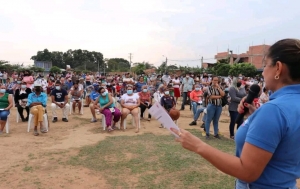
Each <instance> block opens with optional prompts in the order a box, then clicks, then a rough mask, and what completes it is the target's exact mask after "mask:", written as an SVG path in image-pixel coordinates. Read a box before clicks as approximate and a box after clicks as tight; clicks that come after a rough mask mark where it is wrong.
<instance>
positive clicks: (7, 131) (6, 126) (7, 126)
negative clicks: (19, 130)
mask: <svg viewBox="0 0 300 189" xmlns="http://www.w3.org/2000/svg"><path fill="white" fill-rule="evenodd" d="M9 116H10V114H8V116H7V120H6V124H5V130H6V133H7V134H8V133H9V120H8V119H9Z"/></svg>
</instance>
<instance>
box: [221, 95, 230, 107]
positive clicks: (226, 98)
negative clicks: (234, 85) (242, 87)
mask: <svg viewBox="0 0 300 189" xmlns="http://www.w3.org/2000/svg"><path fill="white" fill-rule="evenodd" d="M228 103H229V102H228V94H226V93H225V95H224V96H223V97H222V107H224V106H226V105H227V104H228Z"/></svg>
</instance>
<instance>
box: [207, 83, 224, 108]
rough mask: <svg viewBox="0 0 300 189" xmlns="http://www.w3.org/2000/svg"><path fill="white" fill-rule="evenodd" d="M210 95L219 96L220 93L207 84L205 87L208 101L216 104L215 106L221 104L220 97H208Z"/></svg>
mask: <svg viewBox="0 0 300 189" xmlns="http://www.w3.org/2000/svg"><path fill="white" fill-rule="evenodd" d="M211 95H216V96H221V93H220V92H219V90H218V89H216V88H214V87H212V86H209V87H208V89H207V97H208V103H210V104H213V105H216V106H222V98H218V99H209V97H210V96H211Z"/></svg>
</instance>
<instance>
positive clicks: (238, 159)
mask: <svg viewBox="0 0 300 189" xmlns="http://www.w3.org/2000/svg"><path fill="white" fill-rule="evenodd" d="M263 77H264V79H265V84H266V85H265V87H266V88H268V89H270V90H271V91H273V92H274V93H273V94H272V96H270V101H269V102H267V103H266V104H264V105H263V106H262V107H260V108H259V109H257V110H256V109H255V106H254V105H253V104H246V103H244V99H243V100H242V101H241V103H240V105H239V107H238V111H239V113H243V112H244V108H243V105H242V104H244V105H245V106H246V107H248V108H249V109H250V111H249V114H251V115H250V116H249V117H248V119H247V120H246V121H245V122H244V123H243V124H242V125H241V126H240V128H239V129H238V131H237V134H236V137H235V142H236V155H235V156H233V155H230V154H226V153H224V152H221V151H219V150H217V149H215V148H213V147H211V146H209V145H208V144H206V143H204V142H203V141H201V140H200V139H199V138H197V137H195V136H193V135H192V134H191V133H189V132H187V131H185V130H182V129H181V130H180V131H177V130H174V129H172V131H173V132H174V133H176V134H177V135H178V136H179V138H177V139H176V140H177V141H178V142H181V144H182V146H183V147H184V148H186V149H188V150H191V151H193V152H196V153H198V154H199V155H201V156H202V157H204V158H205V159H206V160H208V161H209V162H210V163H211V164H213V165H214V166H215V167H216V168H218V169H219V170H221V171H223V172H224V173H226V174H229V175H231V176H234V177H236V178H237V180H236V186H235V188H236V189H249V188H250V189H274V188H276V189H287V188H289V189H296V188H297V187H296V179H297V178H299V177H300V163H299V162H300V142H299V139H300V119H299V115H300V103H299V99H300V40H298V39H284V40H280V41H278V42H276V43H275V44H274V45H272V46H271V47H270V48H269V50H268V53H267V56H266V60H265V68H264V71H263Z"/></svg>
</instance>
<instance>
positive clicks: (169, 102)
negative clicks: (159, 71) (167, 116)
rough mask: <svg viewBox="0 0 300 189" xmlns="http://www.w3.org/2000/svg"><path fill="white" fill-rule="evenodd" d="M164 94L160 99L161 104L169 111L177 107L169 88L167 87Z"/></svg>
mask: <svg viewBox="0 0 300 189" xmlns="http://www.w3.org/2000/svg"><path fill="white" fill-rule="evenodd" d="M164 93H165V94H164V96H163V97H161V99H160V104H161V105H162V107H164V108H165V109H166V110H167V112H169V111H170V110H171V109H172V108H174V109H175V107H176V102H175V99H174V97H173V96H170V91H169V89H168V88H166V89H165V92H164Z"/></svg>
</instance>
